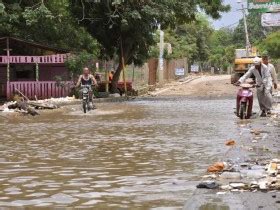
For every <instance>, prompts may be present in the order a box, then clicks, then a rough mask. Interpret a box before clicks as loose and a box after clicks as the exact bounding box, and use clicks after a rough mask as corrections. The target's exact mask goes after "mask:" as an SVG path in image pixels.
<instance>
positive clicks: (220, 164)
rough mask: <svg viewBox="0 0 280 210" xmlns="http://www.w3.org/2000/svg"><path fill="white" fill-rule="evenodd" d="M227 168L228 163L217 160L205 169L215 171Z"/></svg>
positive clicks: (210, 171)
mask: <svg viewBox="0 0 280 210" xmlns="http://www.w3.org/2000/svg"><path fill="white" fill-rule="evenodd" d="M226 168H228V164H227V163H225V162H217V163H214V164H213V165H211V166H209V167H208V169H207V171H208V172H209V173H217V172H221V171H223V170H224V169H226Z"/></svg>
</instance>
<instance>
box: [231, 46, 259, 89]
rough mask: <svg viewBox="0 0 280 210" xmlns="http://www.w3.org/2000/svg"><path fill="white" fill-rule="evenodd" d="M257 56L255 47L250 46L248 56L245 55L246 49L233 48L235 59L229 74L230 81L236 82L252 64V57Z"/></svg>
mask: <svg viewBox="0 0 280 210" xmlns="http://www.w3.org/2000/svg"><path fill="white" fill-rule="evenodd" d="M256 56H258V53H257V49H256V48H252V49H251V52H250V53H249V56H247V51H246V49H236V50H235V60H234V67H233V72H232V74H231V83H232V84H233V83H235V82H237V81H238V80H239V79H240V77H242V76H243V75H244V74H245V73H246V72H247V71H248V70H249V68H250V67H251V66H252V64H253V58H254V57H256Z"/></svg>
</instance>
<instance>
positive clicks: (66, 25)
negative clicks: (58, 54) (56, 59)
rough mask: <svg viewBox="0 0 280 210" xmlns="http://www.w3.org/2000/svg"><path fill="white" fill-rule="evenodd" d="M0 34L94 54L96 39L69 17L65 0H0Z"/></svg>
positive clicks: (97, 49) (96, 49)
mask: <svg viewBox="0 0 280 210" xmlns="http://www.w3.org/2000/svg"><path fill="white" fill-rule="evenodd" d="M0 15H1V18H0V36H16V37H20V38H23V39H26V40H30V41H36V42H41V43H44V44H48V45H50V46H53V47H57V48H64V49H69V50H71V51H81V50H86V51H87V52H88V53H91V54H93V55H95V57H97V56H98V55H99V45H98V43H97V41H96V40H95V39H94V38H93V37H92V36H91V35H90V34H89V33H88V32H87V31H86V30H85V29H84V28H83V27H81V26H79V25H78V24H77V22H76V20H75V19H74V18H73V17H72V15H71V13H70V11H69V3H68V0H48V1H46V0H45V1H42V0H21V1H19V0H0Z"/></svg>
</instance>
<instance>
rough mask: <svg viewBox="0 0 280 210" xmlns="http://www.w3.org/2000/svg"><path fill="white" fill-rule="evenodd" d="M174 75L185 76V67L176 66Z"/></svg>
mask: <svg viewBox="0 0 280 210" xmlns="http://www.w3.org/2000/svg"><path fill="white" fill-rule="evenodd" d="M175 75H176V76H185V68H176V69H175Z"/></svg>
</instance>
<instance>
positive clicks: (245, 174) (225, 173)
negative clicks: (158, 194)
mask: <svg viewBox="0 0 280 210" xmlns="http://www.w3.org/2000/svg"><path fill="white" fill-rule="evenodd" d="M250 133H251V135H252V137H253V138H252V139H253V141H252V143H255V142H258V141H259V140H264V139H265V138H266V137H267V132H264V131H262V130H260V129H251V130H250ZM225 145H226V146H230V147H231V148H232V149H234V148H236V141H235V140H233V139H229V140H228V141H226V143H225ZM243 148H244V147H243ZM247 149H248V150H249V151H251V150H252V148H249V147H248V148H247ZM207 172H208V174H207V175H205V176H203V177H202V178H203V180H202V182H201V183H200V184H199V185H197V188H206V189H218V190H222V192H218V194H224V193H226V192H234V191H241V192H244V191H253V192H256V191H258V190H261V191H273V190H280V159H272V160H256V161H250V160H246V161H245V162H239V163H236V162H233V161H227V162H217V163H214V164H213V165H211V166H209V167H208V169H207Z"/></svg>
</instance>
